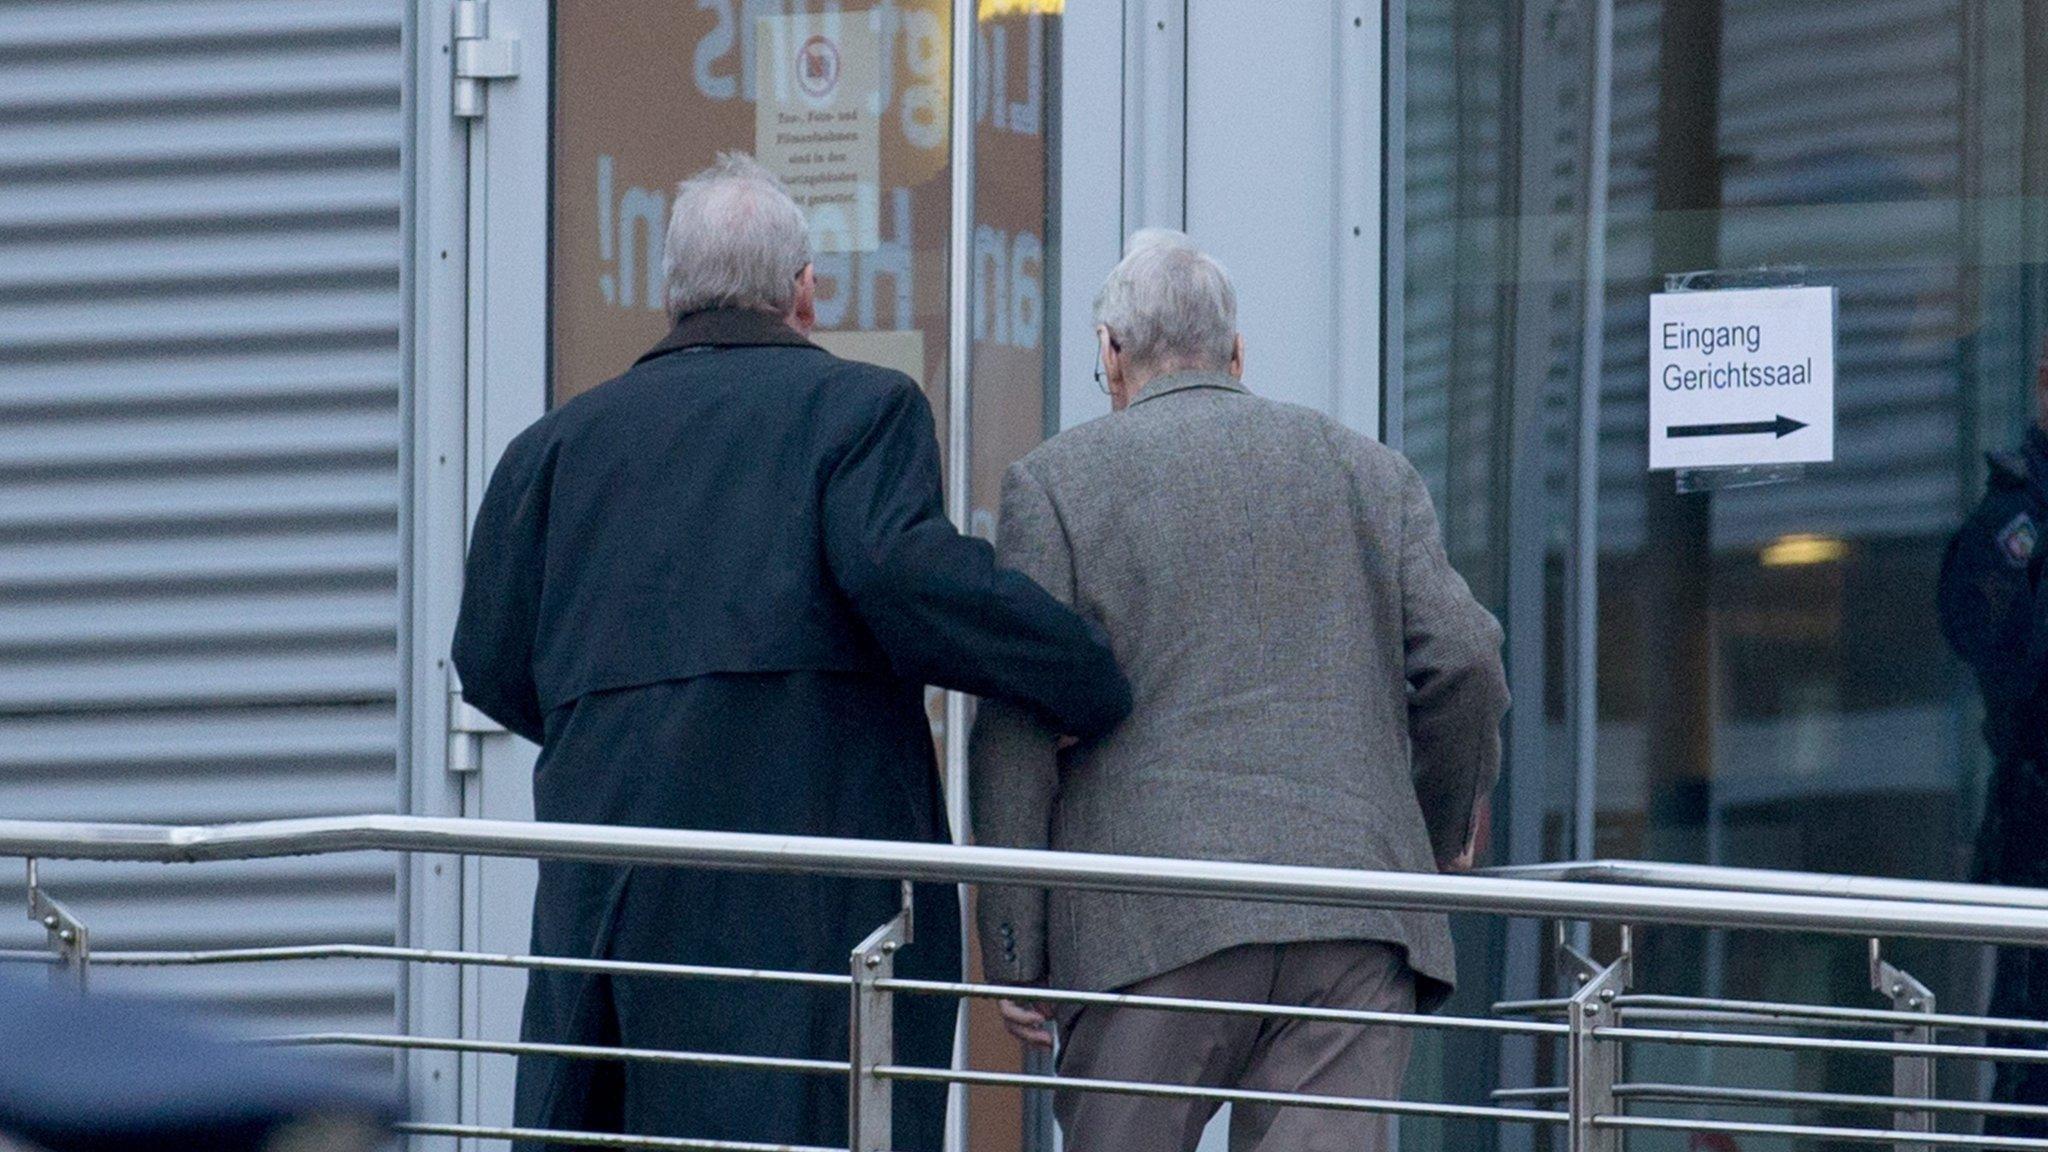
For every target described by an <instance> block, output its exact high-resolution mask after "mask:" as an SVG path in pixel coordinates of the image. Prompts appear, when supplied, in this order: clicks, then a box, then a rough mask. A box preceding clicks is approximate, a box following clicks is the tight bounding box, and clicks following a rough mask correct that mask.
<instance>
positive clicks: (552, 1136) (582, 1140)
mask: <svg viewBox="0 0 2048 1152" xmlns="http://www.w3.org/2000/svg"><path fill="white" fill-rule="evenodd" d="M391 1127H392V1130H393V1131H396V1132H401V1133H404V1134H406V1135H408V1136H468V1137H472V1138H474V1139H477V1140H540V1141H545V1142H547V1143H549V1144H567V1145H573V1146H575V1147H579V1148H662V1149H670V1150H672V1152H846V1149H844V1148H821V1147H818V1146H815V1145H811V1144H753V1143H749V1142H747V1141H744V1140H693V1139H691V1138H689V1137H687V1136H625V1135H620V1134H617V1133H611V1132H569V1131H563V1130H559V1129H554V1128H494V1127H492V1126H490V1125H488V1124H429V1123H424V1122H417V1121H415V1122H411V1123H405V1124H394V1125H392V1126H391Z"/></svg>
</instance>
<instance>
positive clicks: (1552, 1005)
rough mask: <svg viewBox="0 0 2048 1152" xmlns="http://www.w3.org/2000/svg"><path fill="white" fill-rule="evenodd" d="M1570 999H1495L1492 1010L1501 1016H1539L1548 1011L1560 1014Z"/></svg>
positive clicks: (1568, 1006) (1568, 1004)
mask: <svg viewBox="0 0 2048 1152" xmlns="http://www.w3.org/2000/svg"><path fill="white" fill-rule="evenodd" d="M1571 1005H1572V1002H1571V1001H1570V1000H1560V999H1553V1000H1496V1001H1494V1003H1493V1011H1494V1012H1495V1013H1497V1014H1499V1015H1502V1016H1541V1015H1545V1014H1548V1013H1559V1014H1562V1013H1563V1012H1564V1011H1565V1009H1567V1008H1570V1007H1571Z"/></svg>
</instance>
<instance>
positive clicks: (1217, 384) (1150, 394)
mask: <svg viewBox="0 0 2048 1152" xmlns="http://www.w3.org/2000/svg"><path fill="white" fill-rule="evenodd" d="M1190 388H1220V389H1222V390H1223V391H1225V392H1238V393H1244V394H1247V395H1249V394H1250V389H1248V388H1246V387H1245V386H1244V385H1243V384H1242V383H1241V382H1239V380H1238V379H1237V377H1235V376H1232V375H1231V374H1230V373H1228V372H1216V371H1195V372H1168V373H1167V374H1165V375H1164V376H1156V377H1154V378H1152V379H1151V380H1148V381H1146V383H1145V386H1144V387H1143V388H1141V389H1139V390H1138V398H1137V399H1135V400H1133V401H1131V406H1132V407H1136V406H1137V405H1139V404H1143V403H1144V402H1145V401H1147V400H1157V399H1159V398H1160V397H1161V396H1165V395H1167V394H1169V393H1173V392H1185V391H1187V390H1188V389H1190Z"/></svg>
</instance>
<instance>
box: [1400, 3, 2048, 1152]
mask: <svg viewBox="0 0 2048 1152" xmlns="http://www.w3.org/2000/svg"><path fill="white" fill-rule="evenodd" d="M1397 7H1398V8H1399V11H1400V16H1399V19H1400V20H1401V21H1402V27H1401V36H1400V37H1399V38H1398V40H1397V43H1399V44H1400V45H1401V47H1400V48H1399V49H1398V51H1399V52H1400V57H1399V63H1400V67H1399V69H1398V73H1397V75H1398V85H1397V86H1395V87H1394V88H1393V90H1394V92H1395V94H1396V95H1395V101H1394V104H1393V106H1392V110H1391V112H1390V115H1394V116H1398V117H1399V118H1400V119H1401V123H1402V133H1401V135H1402V137H1403V138H1404V140H1405V144H1404V146H1403V147H1402V148H1401V149H1400V151H1399V153H1398V155H1396V156H1390V158H1389V159H1390V175H1391V176H1392V178H1394V179H1397V180H1399V181H1400V185H1401V188H1402V192H1403V203H1404V208H1403V210H1402V213H1401V216H1400V221H1399V222H1400V235H1399V236H1398V237H1397V238H1390V243H1398V244H1400V245H1401V252H1402V255H1403V267H1404V270H1405V271H1404V274H1403V277H1402V283H1401V285H1400V287H1399V290H1398V291H1399V294H1398V306H1397V309H1396V310H1395V311H1393V312H1392V313H1390V315H1391V316H1392V321H1391V325H1392V326H1393V327H1395V328H1396V329H1397V331H1398V335H1399V342H1398V345H1397V347H1398V348H1399V353H1398V355H1399V359H1398V361H1397V362H1396V363H1395V365H1393V367H1394V368H1395V371H1394V372H1392V373H1390V380H1389V386H1390V389H1393V390H1398V393H1399V395H1398V402H1397V403H1394V404H1391V405H1390V410H1391V411H1393V412H1396V413H1398V417H1397V419H1398V423H1397V424H1396V426H1395V427H1393V428H1390V429H1389V432H1390V435H1394V436H1398V437H1399V439H1400V442H1401V443H1402V445H1403V446H1404V448H1405V449H1406V451H1407V452H1408V453H1409V454H1410V456H1411V457H1412V458H1413V459H1414V460H1415V462H1416V464H1417V465H1418V466H1419V467H1420V468H1421V469H1422V471H1423V472H1424V474H1425V475H1426V476H1427V477H1428V478H1429V481H1430V483H1431V486H1432V489H1433V491H1434V494H1435V496H1436V498H1437V500H1438V503H1439V506H1440V507H1441V508H1442V509H1443V513H1444V524H1445V530H1446V532H1447V534H1448V538H1449V541H1448V542H1449V545H1450V548H1451V552H1452V555H1453V557H1454V559H1455V560H1456V561H1457V563H1458V564H1459V566H1460V567H1461V568H1462V569H1463V570H1464V571H1465V572H1466V574H1467V575H1468V577H1470V578H1471V579H1472V582H1473V584H1474V586H1475V588H1476V589H1477V590H1478V591H1479V592H1480V594H1481V595H1482V596H1483V597H1485V598H1486V600H1487V601H1488V602H1489V603H1490V604H1491V605H1492V606H1493V607H1494V608H1495V609H1496V610H1497V611H1498V612H1500V613H1501V615H1502V617H1503V619H1504V620H1505V621H1506V622H1507V626H1508V630H1509V635H1510V649H1511V651H1510V655H1509V660H1510V664H1511V669H1512V675H1511V678H1512V681H1513V683H1514V687H1515V691H1516V696H1517V707H1516V710H1515V711H1516V715H1515V716H1514V717H1513V718H1512V719H1511V721H1510V732H1509V752H1510V763H1509V768H1508V778H1507V780H1506V782H1505V784H1504V787H1503V789H1502V791H1501V793H1500V797H1499V804H1500V808H1499V809H1498V810H1497V818H1496V828H1497V829H1501V830H1503V831H1504V833H1505V835H1504V841H1505V842H1504V843H1501V844H1499V845H1497V848H1498V849H1500V850H1501V852H1500V853H1497V854H1505V855H1506V856H1509V857H1511V858H1512V859H1514V860H1516V861H1535V860H1552V859H1560V858H1569V857H1571V856H1573V855H1575V854H1576V855H1582V856H1590V855H1598V856H1605V857H1621V858H1638V859H1647V860H1667V861H1686V862H1699V863H1712V864H1722V865H1735V866H1745V867H1760V868H1785V869H1798V870H1807V871H1817V872H1847V873H1859V874H1866V875H1884V876H1903V877H1920V878H1930V879H1962V878H1965V876H1966V873H1967V867H1968V858H1969V847H1970V840H1971V835H1972V832H1973V829H1974V826H1975V823H1976V820H1977V817H1978V812H1979V809H1980V807H1981V803H1982V800H1981V797H1982V794H1983V780H1984V776H1985V771H1986V768H1987V757H1986V754H1985V753H1984V751H1983V747H1982V744H1981V742H1980V740H1979V737H1978V722H1979V718H1980V715H1981V713H1980V705H1979V703H1978V701H1977V699H1976V694H1975V690H1974V687H1973V686H1972V684H1971V683H1970V680H1969V678H1968V676H1967V675H1966V673H1965V672H1964V670H1963V669H1962V668H1961V666H1960V665H1959V664H1957V663H1956V662H1955V661H1954V660H1953V659H1951V658H1950V657H1949V656H1948V654H1947V651H1946V648H1945V646H1944V644H1943V641H1942V637H1941V633H1940V629H1939V624H1938V620H1937V614H1936V606H1935V585H1936V578H1937V574H1938V571H1939V566H1940V563H1941V558H1942V555H1943V549H1944V547H1945V544H1946V541H1947V537H1948V535H1949V534H1950V533H1951V532H1952V531H1953V530H1954V529H1955V528H1956V527H1957V526H1958V525H1959V524H1960V523H1961V521H1962V519H1963V517H1964V515H1965V513H1966V512H1967V511H1968V509H1969V508H1970V507H1971V506H1972V505H1973V504H1974V503H1975V501H1976V499H1977V498H1978V496H1979V495H1980V494H1981V493H1982V491H1983V486H1984V480H1985V467H1984V463H1983V454H1984V453H1985V452H1986V451H1990V450H1997V449H2005V448H2011V447H2014V446H2016V445H2017V443H2018V442H2019V438H2020V436H2021V433H2022V431H2023V429H2024V427H2025V425H2026V423H2027V421H2028V419H2029V416H2030V405H2031V402H2032V387H2033V373H2034V360H2035V356H2034V353H2035V349H2036V348H2037V347H2038V346H2039V343H2040V337H2041V335H2042V331H2043V323H2042V317H2043V306H2044V304H2048V295H2044V291H2043V277H2042V271H2043V268H2042V263H2041V261H2042V259H2043V256H2042V254H2043V253H2044V252H2048V215H2044V213H2043V211H2042V205H2043V201H2042V200H2041V194H2042V187H2043V180H2044V178H2048V170H2044V159H2048V150H2044V148H2043V133H2044V130H2048V11H2044V10H2043V9H2041V7H2040V6H2038V5H2029V4H2026V3H2022V2H2020V0H2009V2H1999V0H1947V2H1930V0H1910V2H1908V0H1895V2H1884V0H1862V2H1858V3H1842V2H1840V0H1793V2H1788V0H1612V4H1611V11H1610V12H1607V13H1603V11H1602V8H1603V7H1605V6H1603V5H1597V4H1580V5H1552V4H1537V3H1508V4H1501V3H1496V2H1493V0H1485V2H1477V0H1407V3H1406V4H1405V5H1404V6H1397ZM1690 272H1713V273H1717V274H1718V275H1719V276H1720V277H1721V278H1722V279H1723V281H1724V282H1727V281H1728V280H1729V279H1731V278H1732V279H1734V280H1743V279H1752V280H1757V279H1761V280H1773V281H1786V280H1797V281H1799V282H1803V283H1806V284H1814V285H1831V286H1833V287H1834V288H1835V289H1836V291H1837V299H1838V307H1839V313H1838V322H1837V329H1836V333H1837V362H1836V363H1837V369H1836V370H1837V385H1836V388H1837V391H1836V402H1837V423H1838V433H1837V442H1836V454H1835V461H1834V462H1833V463H1832V464H1827V465H1820V466H1813V467H1809V468H1807V469H1806V470H1805V471H1804V472H1803V474H1801V475H1798V476H1796V477H1793V478H1791V479H1788V480H1784V481H1782V482H1777V483H1769V484H1760V485H1756V486H1748V487H1725V488H1720V489H1716V490H1705V491H1700V490H1695V491H1682V490H1681V489H1682V488H1683V487H1687V486H1688V485H1682V484H1681V483H1679V481H1678V478H1677V477H1675V476H1674V475H1673V474H1672V473H1668V472H1650V471H1649V470H1648V468H1647V458H1648V440H1647V437H1648V434H1649V433H1648V425H1649V421H1648V416H1647V411H1646V405H1647V400H1648V395H1649V367H1648V353H1649V331H1648V327H1649V326H1648V299H1649V297H1650V295H1651V294H1652V293H1653V292H1657V291H1660V290H1662V289H1663V288H1664V286H1665V282H1666V277H1668V276H1672V275H1675V274H1681V273H1690ZM1390 291H1391V290H1390ZM1519 932H1520V929H1511V930H1509V931H1507V932H1505V933H1497V934H1496V936H1495V938H1493V939H1485V938H1483V937H1482V938H1480V939H1477V940H1474V941H1472V945H1473V946H1470V947H1468V951H1467V955H1468V957H1472V958H1474V959H1480V958H1483V962H1484V963H1486V964H1487V965H1489V966H1490V968H1489V971H1488V972H1487V976H1488V977H1490V978H1491V979H1492V986H1491V987H1488V988H1485V989H1478V988H1472V989H1469V991H1468V993H1467V994H1469V995H1473V996H1475V997H1477V996H1484V995H1494V994H1499V993H1501V992H1503V991H1505V992H1507V993H1509V994H1523V993H1533V992H1536V991H1539V990H1545V991H1547V990H1549V985H1548V979H1549V977H1548V976H1547V968H1545V969H1539V968H1537V967H1536V966H1535V965H1536V963H1537V962H1539V961H1545V959H1546V958H1545V957H1544V956H1543V953H1544V952H1545V951H1546V950H1545V949H1543V948H1540V947H1538V946H1537V944H1536V941H1535V939H1534V934H1533V930H1532V931H1530V932H1529V933H1528V934H1526V935H1518V933H1519ZM1596 943H1598V942H1597V941H1596ZM1638 945H1639V967H1638V972H1639V983H1640V984H1642V985H1643V986H1645V987H1647V988H1649V989H1652V990H1657V991H1672V992H1688V993H1694V994H1728V995H1739V996H1743V997H1755V998H1769V999H1789V1000H1811V1001H1821V1002H1834V1003H1845V1004H1857V1003H1865V1004H1871V1005H1876V1004H1877V1003H1878V1001H1877V1000H1876V999H1875V998H1874V996H1873V994H1872V992H1871V991H1870V986H1869V978H1868V973H1867V967H1866V964H1867V957H1866V954H1865V950H1864V948H1863V946H1862V945H1861V944H1859V943H1858V942H1854V941H1840V942H1834V943H1829V942H1825V941H1816V940H1812V939H1805V940H1800V941H1798V942H1796V943H1794V942H1790V941H1786V940H1782V939H1779V938H1775V937H1772V938H1764V937H1755V938H1751V937H1747V936H1745V935H1743V934H1724V933H1694V932H1681V931H1657V930H1652V931H1650V932H1648V933H1645V934H1642V935H1641V936H1639V937H1638ZM1609 946H1611V944H1610V945H1609ZM1899 954H1900V956H1901V957H1902V958H1903V959H1902V962H1903V963H1904V964H1905V965H1906V966H1907V967H1908V968H1911V969H1913V970H1914V971H1915V972H1916V974H1918V975H1919V976H1920V977H1921V978H1922V979H1923V980H1925V981H1926V982H1927V983H1929V984H1931V985H1933V986H1934V987H1935V988H1936V989H1937V990H1938V991H1939V992H1940V993H1941V994H1942V995H1943V996H1944V997H1945V998H1946V1000H1945V1005H1946V1006H1948V1007H1952V1008H1954V1009H1955V1010H1959V1011H1962V1010H1974V1009H1975V1008H1977V1007H1979V1006H1981V1002H1982V996H1983V990H1984V973H1985V970H1986V968H1985V966H1986V958H1985V956H1984V954H1983V952H1982V950H1979V949H1964V948H1948V949H1937V948H1933V947H1921V948H1915V947H1910V946H1906V947H1901V948H1900V949H1899ZM1502 964H1505V970H1506V972H1507V975H1506V976H1505V977H1498V976H1495V975H1494V973H1496V972H1499V971H1501V970H1502V969H1501V967H1500V965H1502ZM1476 1055H1479V1056H1480V1057H1482V1058H1484V1059H1486V1060H1489V1061H1492V1060H1497V1061H1498V1062H1499V1063H1498V1064H1493V1065H1490V1066H1489V1067H1488V1068H1487V1072H1486V1076H1487V1077H1490V1078H1491V1079H1492V1081H1493V1082H1499V1083H1514V1082H1515V1081H1516V1080H1517V1078H1518V1077H1519V1076H1523V1075H1527V1076H1532V1077H1534V1078H1536V1079H1537V1080H1539V1081H1540V1080H1541V1079H1542V1075H1543V1073H1544V1071H1545V1069H1546V1066H1547V1058H1548V1054H1546V1053H1541V1052H1535V1053H1524V1054H1521V1055H1520V1056H1519V1057H1518V1056H1517V1055H1516V1054H1515V1053H1513V1052H1498V1053H1479V1054H1476ZM1660 1061H1672V1062H1674V1063H1672V1064H1670V1065H1669V1066H1668V1068H1666V1069H1665V1070H1666V1071H1669V1072H1672V1073H1674V1074H1675V1073H1677V1072H1678V1071H1681V1070H1693V1071H1697V1070H1699V1069H1698V1068H1697V1066H1696V1065H1695V1064H1693V1063H1690V1062H1694V1061H1715V1062H1717V1070H1718V1073H1719V1074H1721V1075H1723V1076H1729V1075H1733V1076H1736V1077H1740V1078H1743V1079H1746V1080H1747V1081H1748V1082H1751V1083H1756V1084H1760V1085H1761V1084H1772V1085H1776V1086H1781V1087H1798V1088H1806V1089H1820V1090H1835V1091H1862V1092H1872V1091H1882V1090H1884V1089H1886V1088H1888V1085H1889V1081H1888V1079H1887V1077H1888V1072H1887V1070H1886V1069H1885V1068H1884V1067H1883V1066H1882V1065H1881V1064H1880V1063H1879V1062H1876V1061H1871V1060H1868V1059H1863V1060H1848V1059H1828V1058H1825V1057H1822V1056H1817V1055H1810V1054H1809V1055H1803V1056H1795V1055H1792V1054H1786V1053H1768V1054H1765V1053H1741V1054H1738V1053H1719V1054H1702V1053H1697V1052H1693V1053H1678V1052H1660V1051H1658V1050H1655V1049H1646V1050H1645V1052H1644V1054H1643V1055H1642V1056H1640V1057H1638V1058H1637V1063H1636V1064H1635V1066H1634V1068H1633V1069H1632V1074H1631V1075H1632V1078H1636V1079H1651V1080H1654V1079H1659V1078H1664V1077H1660V1075H1659V1067H1658V1065H1659V1062H1660ZM1678 1061H1685V1062H1687V1063H1676V1062H1678ZM1464 1066H1471V1065H1469V1064H1468V1065H1464ZM1976 1074H1977V1072H1976V1070H1975V1069H1974V1068H1969V1067H1958V1068H1954V1069H1946V1070H1944V1075H1957V1076H1971V1077H1974V1076H1975V1075H1976ZM1553 1082H1554V1081H1553ZM1487 1086H1489V1085H1488V1084H1485V1083H1482V1082H1481V1079H1478V1078H1475V1079H1474V1080H1473V1083H1472V1085H1471V1087H1472V1090H1473V1091H1474V1092H1483V1090H1484V1088H1485V1087H1487ZM1952 1087H1954V1088H1956V1089H1959V1090H1960V1091H1962V1092H1964V1093H1969V1092H1970V1085H1968V1084H1957V1085H1953V1086H1952ZM1671 1114H1674V1115H1682V1114H1683V1113H1682V1112H1678V1113H1671ZM1759 1118H1763V1117H1759ZM1775 1118H1783V1113H1782V1112H1780V1113H1778V1114H1777V1115H1776V1117H1775ZM1821 1118H1823V1119H1826V1118H1827V1117H1825V1116H1822V1117H1821ZM1836 1119H1838V1118H1836ZM1417 1133H1418V1135H1421V1129H1420V1128H1419V1127H1418V1129H1417ZM1489 1139H1491V1137H1490V1136H1489V1135H1488V1134H1485V1133H1483V1132H1480V1131H1477V1130H1474V1131H1472V1132H1469V1133H1464V1132H1460V1133H1455V1134H1454V1135H1447V1136H1446V1143H1445V1144H1444V1146H1446V1147H1473V1146H1479V1144H1478V1142H1483V1141H1486V1140H1489ZM1503 1139H1504V1142H1506V1143H1517V1144H1520V1143H1521V1142H1522V1141H1524V1140H1526V1139H1527V1137H1506V1138H1503ZM1468 1141H1472V1142H1468ZM1524 1146H1526V1145H1524ZM1631 1146H1632V1147H1645V1148H1649V1147H1659V1148H1662V1147H1671V1148H1683V1147H1686V1146H1687V1144H1686V1141H1685V1139H1684V1138H1683V1137H1682V1136H1681V1137H1673V1138H1670V1139H1668V1140H1665V1141H1658V1140H1656V1139H1654V1138H1649V1137H1638V1138H1636V1139H1635V1140H1632V1142H1631ZM1692 1146H1693V1147H1704V1146H1706V1145H1700V1144H1697V1143H1695V1144H1693V1145H1692ZM1741 1146H1742V1147H1744V1148H1750V1147H1762V1146H1764V1145H1762V1144H1753V1143H1751V1142H1744V1143H1743V1144H1742V1145H1741Z"/></svg>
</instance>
